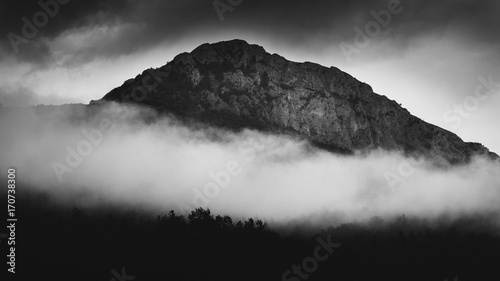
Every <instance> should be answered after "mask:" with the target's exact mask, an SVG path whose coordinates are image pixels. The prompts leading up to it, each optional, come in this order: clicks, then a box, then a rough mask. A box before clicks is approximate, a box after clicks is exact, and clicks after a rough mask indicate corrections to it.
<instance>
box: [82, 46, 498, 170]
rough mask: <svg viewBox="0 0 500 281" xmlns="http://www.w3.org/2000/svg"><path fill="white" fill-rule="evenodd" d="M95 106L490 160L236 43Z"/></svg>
mask: <svg viewBox="0 0 500 281" xmlns="http://www.w3.org/2000/svg"><path fill="white" fill-rule="evenodd" d="M101 101H116V102H132V103H138V104H142V105H146V106H149V107H153V108H155V109H157V110H159V111H161V112H168V113H172V114H174V115H176V116H179V117H185V118H194V119H196V120H199V121H202V122H208V123H210V124H212V125H216V126H222V127H229V128H234V129H242V128H254V129H259V130H264V131H270V132H274V133H285V134H291V135H296V136H299V137H301V138H304V139H307V140H309V141H310V142H311V143H313V144H315V145H317V146H320V147H322V148H325V149H328V150H332V151H337V152H344V153H351V152H353V151H356V150H373V149H377V148H382V149H385V150H390V151H393V150H397V151H404V152H405V153H407V154H411V155H424V156H425V157H428V158H431V159H433V160H434V161H435V162H437V163H452V164H454V163H465V162H468V161H470V160H471V159H472V157H473V156H474V155H480V156H487V157H489V158H491V159H498V155H496V154H495V153H493V152H490V151H489V150H488V149H487V148H486V147H484V146H483V145H482V144H479V143H469V142H464V141H462V139H460V138H459V137H458V136H457V135H456V134H454V133H452V132H449V131H447V130H445V129H442V128H440V127H437V126H435V125H432V124H430V123H427V122H425V121H423V120H421V119H420V118H418V117H416V116H413V115H412V114H411V113H410V112H409V111H408V110H406V109H404V108H402V107H401V106H400V105H399V104H398V103H397V102H396V101H394V100H390V99H388V98H387V97H386V96H383V95H379V94H377V93H374V92H373V89H372V87H371V86H370V85H368V84H366V83H364V82H361V81H359V80H357V79H355V78H354V77H352V76H351V75H349V74H348V73H346V72H343V71H341V70H339V69H338V68H336V67H329V68H328V67H325V66H322V65H320V64H317V63H312V62H303V63H299V62H292V61H289V60H286V59H285V58H284V57H282V56H280V55H278V54H270V53H267V52H266V51H265V49H264V48H263V47H262V46H259V45H254V44H248V43H247V42H245V41H243V40H238V39H236V40H231V41H222V42H218V43H213V44H208V43H205V44H202V45H200V46H198V47H197V48H195V49H194V50H193V51H192V52H190V53H187V52H184V53H181V54H179V55H177V56H176V57H175V58H174V59H173V60H172V61H171V62H168V63H167V64H166V65H164V66H162V67H160V68H158V69H148V70H146V71H144V72H143V73H142V74H140V75H138V76H137V77H135V78H134V79H129V80H127V81H125V83H124V84H123V85H121V86H120V87H117V88H115V89H113V90H112V91H110V92H109V93H108V94H106V95H105V96H104V97H103V98H102V100H101ZM91 104H94V102H92V103H91Z"/></svg>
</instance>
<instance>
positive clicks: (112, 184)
mask: <svg viewBox="0 0 500 281" xmlns="http://www.w3.org/2000/svg"><path fill="white" fill-rule="evenodd" d="M75 108H78V109H71V110H68V109H64V110H62V109H60V108H52V110H44V111H47V112H49V111H50V113H47V112H46V113H43V114H42V113H39V112H38V113H37V110H35V109H34V108H27V109H18V110H13V109H9V110H6V109H0V129H1V134H0V159H1V160H0V167H1V170H2V171H4V172H5V176H6V171H7V169H8V168H9V167H15V168H16V170H17V173H16V174H17V178H18V181H19V183H18V193H21V192H23V191H22V190H23V186H24V187H26V186H30V188H36V189H39V190H44V191H47V192H48V193H50V194H51V196H53V197H54V198H55V199H57V200H60V201H61V202H63V203H64V204H69V205H73V206H78V207H80V208H88V207H91V206H96V205H99V204H107V203H112V204H118V205H123V206H128V205H131V206H142V207H145V208H147V209H149V210H151V211H152V212H153V213H154V214H158V213H160V212H161V213H164V212H166V211H168V210H170V209H175V210H178V211H179V212H181V213H182V212H184V213H185V212H187V211H188V210H190V209H194V208H195V207H200V206H202V207H209V208H210V209H211V210H212V212H213V213H221V214H229V215H231V216H235V217H257V218H260V219H264V220H267V221H271V222H272V221H274V222H287V221H290V220H294V219H299V220H307V221H309V222H313V223H317V224H318V225H326V224H337V223H340V222H346V221H354V220H357V221H363V220H366V219H368V218H370V217H373V216H375V215H378V216H380V217H383V218H386V217H391V216H395V215H396V216H397V215H401V214H406V215H414V216H417V217H422V218H435V217H438V216H440V215H442V214H445V213H446V214H448V215H461V214H483V213H484V214H491V213H493V214H498V213H499V211H500V169H499V168H500V164H498V162H491V161H487V160H484V159H475V160H474V161H473V162H472V163H470V164H469V165H464V166H457V167H449V168H436V167H434V166H433V165H431V164H430V163H426V162H425V161H423V160H414V159H406V158H405V157H404V156H402V155H401V154H399V153H395V152H391V153H389V152H383V151H374V152H372V153H370V154H368V155H361V154H357V155H356V156H341V155H335V154H331V153H328V152H324V151H320V150H316V149H312V148H311V147H310V146H309V145H307V144H306V143H304V142H300V141H297V140H294V139H291V138H289V137H285V136H271V135H265V134H262V133H259V132H256V131H250V130H247V131H243V132H240V133H234V132H228V131H223V130H219V129H213V128H202V127H201V126H185V125H183V124H182V123H180V122H178V121H176V120H175V119H173V118H167V117H161V118H160V117H157V116H156V115H155V114H154V113H152V112H151V111H149V110H146V109H138V108H133V107H129V106H121V105H117V104H113V105H108V106H103V107H90V108H89V107H84V106H77V107H75ZM38 111H40V110H38ZM90 112H92V113H90ZM144 120H147V121H144ZM5 176H2V177H5ZM40 204H44V202H40ZM325 220H326V221H325Z"/></svg>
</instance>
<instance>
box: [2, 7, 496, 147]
mask: <svg viewBox="0 0 500 281" xmlns="http://www.w3.org/2000/svg"><path fill="white" fill-rule="evenodd" d="M40 3H42V4H43V3H45V7H42V6H44V5H41V4H40ZM54 4H55V5H54ZM218 9H219V11H218ZM375 13H377V14H379V15H380V18H379V21H378V22H377V19H376V15H374V14H375ZM499 14H500V1H497V0H480V1H477V0H476V1H473V0H454V1H453V0H432V1H431V0H429V1H423V0H411V1H410V0H402V1H400V2H399V3H397V2H394V1H392V2H391V1H386V0H384V1H378V0H377V1H360V0H355V1H353V0H349V1H348V0H341V1H319V0H309V1H303V0H302V1H296V0H286V1H285V0H277V1H264V0H220V1H216V2H212V1H211V0H203V1H202V0H142V1H141V0H134V1H126V0H125V1H118V0H91V1H89V0H86V1H78V0H69V1H68V0H59V1H58V2H56V0H41V1H39V2H38V3H37V1H24V0H0V21H1V24H0V34H1V35H2V37H1V39H0V103H1V104H3V105H4V106H27V105H37V104H63V103H88V102H89V101H90V100H92V99H99V98H101V97H102V96H104V95H105V94H106V93H107V92H109V91H110V90H111V89H113V88H114V87H117V86H119V85H121V84H122V83H123V81H125V80H127V79H129V78H132V77H135V76H136V75H137V74H139V73H141V72H142V71H143V70H144V69H146V68H149V67H159V66H162V65H164V64H165V63H166V62H167V61H170V60H171V59H172V58H173V57H174V56H175V55H177V54H178V53H181V52H185V51H188V52H189V51H192V50H193V49H194V48H196V47H197V46H198V45H200V44H202V43H206V42H210V43H213V42H218V41H222V40H230V39H235V38H239V39H243V40H246V41H247V42H249V43H254V44H259V45H262V46H263V47H264V48H265V49H266V50H267V51H268V52H270V53H278V54H280V55H282V56H284V57H285V58H287V59H290V60H293V61H299V62H302V61H312V62H317V63H319V64H322V65H325V66H328V67H329V66H335V67H338V68H340V69H341V70H343V71H346V72H348V73H350V74H351V75H353V76H355V77H356V78H357V79H359V80H361V81H363V82H366V83H368V84H370V85H371V86H372V87H373V89H374V91H375V92H377V93H379V94H382V95H386V96H388V97H389V98H391V99H394V100H396V101H398V102H399V103H401V104H402V105H403V107H405V108H407V109H408V110H409V111H410V112H411V113H412V114H414V115H416V116H418V117H420V118H422V119H424V120H425V121H427V122H430V123H433V124H436V125H438V126H441V127H444V128H445V129H448V130H451V131H453V132H455V133H457V134H458V135H459V136H460V137H462V138H463V139H464V140H466V141H476V142H481V143H483V144H485V145H486V146H487V147H489V148H490V149H492V150H494V151H496V152H500V132H499V130H498V125H497V124H496V123H497V122H498V121H497V120H500V111H499V110H497V109H498V108H499V106H500V94H499V93H500V91H499V88H500V87H499V86H498V85H496V84H498V83H495V82H496V81H498V82H499V83H500V68H499V66H500V29H499V27H500V17H499V16H498V15H499ZM387 15H390V19H389V18H388V17H387ZM379 22H380V23H379ZM360 31H361V32H363V36H366V37H365V38H364V40H363V38H362V37H363V36H361V35H359V34H360V33H359V32H360ZM360 38H361V39H360ZM356 39H358V40H356ZM488 80H492V81H493V83H490V84H492V85H490V87H485V86H482V85H483V84H488V83H485V82H484V81H488ZM481 81H483V82H481ZM476 90H477V92H478V96H479V97H480V98H481V99H479V98H478V97H475V92H476ZM462 104H465V106H464V107H463V108H462V109H459V108H455V105H462Z"/></svg>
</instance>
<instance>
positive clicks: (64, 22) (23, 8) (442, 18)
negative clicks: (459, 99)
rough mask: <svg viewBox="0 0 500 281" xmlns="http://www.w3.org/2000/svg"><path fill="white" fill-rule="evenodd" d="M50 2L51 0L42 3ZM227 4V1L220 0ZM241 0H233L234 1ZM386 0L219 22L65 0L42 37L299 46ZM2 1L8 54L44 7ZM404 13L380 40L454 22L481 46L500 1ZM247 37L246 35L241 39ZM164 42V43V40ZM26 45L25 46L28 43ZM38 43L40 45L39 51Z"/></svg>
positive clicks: (335, 40)
mask: <svg viewBox="0 0 500 281" xmlns="http://www.w3.org/2000/svg"><path fill="white" fill-rule="evenodd" d="M42 1H43V2H47V1H49V0H42ZM220 2H222V3H225V4H227V3H228V2H227V0H220ZM237 2H238V1H232V3H237ZM388 2H389V1H386V0H377V1H361V0H354V1H352V0H350V1H348V0H340V1H320V0H311V1H298V0H276V1H264V0H252V1H250V0H242V1H241V4H239V5H236V6H235V7H233V8H232V11H225V12H224V13H223V18H224V20H223V21H221V20H220V18H219V15H218V14H217V12H216V9H215V8H214V5H213V3H214V2H213V1H212V0H210V1H201V0H182V1H181V0H172V1H160V0H143V1H118V0H93V1H77V0H73V1H71V0H70V1H69V3H68V4H65V5H61V7H60V11H59V12H58V14H57V15H55V16H54V17H53V18H50V20H49V23H48V24H47V25H46V26H44V27H43V28H40V34H39V35H38V36H36V38H34V39H33V40H32V41H35V42H40V40H41V38H42V37H43V38H47V39H49V40H51V39H54V38H55V37H57V36H59V35H61V34H64V32H67V33H69V34H71V33H73V32H77V31H80V32H81V31H85V30H88V31H90V30H92V28H94V27H99V26H107V27H110V28H113V27H119V26H123V27H124V28H123V29H122V32H120V33H118V34H115V35H113V36H109V38H106V39H107V40H98V41H97V42H96V45H95V46H90V47H89V46H86V47H82V49H80V50H78V52H77V55H78V56H81V57H85V59H87V60H88V59H92V58H95V57H99V56H105V57H109V56H113V55H120V54H128V53H133V52H137V51H139V50H143V49H147V48H150V47H154V46H156V45H157V44H159V43H160V42H172V43H173V42H176V41H177V40H179V39H181V38H196V37H197V36H200V35H205V36H207V35H209V34H211V33H221V32H222V33H224V32H226V31H242V32H251V33H254V34H258V35H262V36H267V37H269V38H273V40H279V41H281V42H285V43H293V44H297V45H296V46H299V47H301V46H302V47H306V46H310V45H312V46H317V45H318V44H319V45H323V46H325V45H333V46H338V44H339V43H340V42H343V41H349V40H352V38H353V36H354V34H355V32H354V27H356V26H358V27H360V28H361V29H363V27H364V25H365V24H366V23H367V22H369V21H371V20H373V16H372V15H371V14H370V11H372V10H373V11H376V12H377V11H379V10H382V9H387V8H386V7H387V4H388ZM0 3H1V6H2V9H1V10H2V14H3V15H2V25H0V31H1V33H2V34H3V37H2V38H3V39H2V44H1V45H2V46H3V48H4V52H5V50H7V51H8V52H9V51H10V52H12V47H11V44H10V42H9V40H8V39H7V34H8V33H9V32H14V33H17V34H20V33H21V28H22V26H23V22H22V21H21V18H22V17H23V16H26V17H27V18H29V19H31V18H32V15H33V14H34V13H35V12H37V11H39V10H41V8H40V6H39V5H38V4H37V3H36V2H35V1H13V0H12V1H9V0H3V1H1V2H0ZM400 3H401V4H400V5H401V6H402V7H403V11H402V12H401V13H400V14H398V15H393V17H392V20H391V22H390V25H389V26H388V28H387V29H386V30H385V33H384V34H383V35H381V36H380V39H381V40H383V39H384V38H387V39H391V40H393V41H395V42H396V43H397V44H402V45H407V44H408V43H409V42H411V39H413V38H415V37H420V36H426V35H438V36H439V35H440V34H442V32H444V31H447V29H446V28H447V27H449V26H450V25H451V24H453V26H454V27H455V28H457V30H456V32H455V33H456V34H457V36H459V37H460V38H461V39H466V40H468V39H470V40H474V41H478V43H487V44H495V43H497V42H498V40H499V38H500V37H498V36H495V35H496V33H497V30H496V27H497V26H500V19H499V17H498V16H497V15H498V12H499V11H500V9H499V7H500V4H499V3H498V1H494V0H481V1H467V0H461V1H451V0H440V1H419V0H411V1H410V0H401V1H400ZM243 39H245V38H243ZM165 44H167V43H165ZM27 45H29V44H27ZM27 45H24V44H23V46H21V47H20V48H23V47H24V48H23V49H22V51H23V52H25V53H24V54H19V58H20V59H23V60H28V61H33V62H37V60H43V59H44V58H45V59H47V58H50V57H51V50H50V49H49V48H47V47H46V45H45V44H44V43H38V45H32V46H31V47H26V46H27ZM36 46H38V47H39V48H37V47H36Z"/></svg>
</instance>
